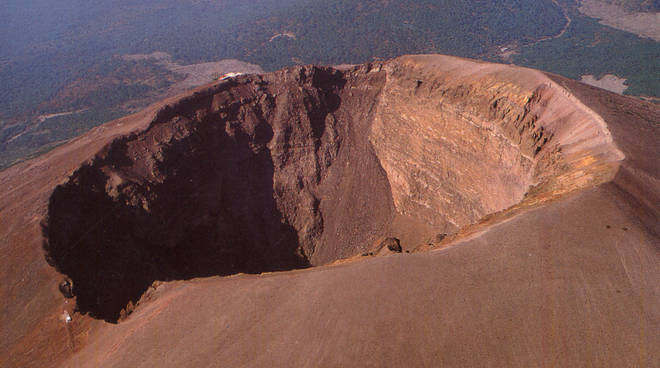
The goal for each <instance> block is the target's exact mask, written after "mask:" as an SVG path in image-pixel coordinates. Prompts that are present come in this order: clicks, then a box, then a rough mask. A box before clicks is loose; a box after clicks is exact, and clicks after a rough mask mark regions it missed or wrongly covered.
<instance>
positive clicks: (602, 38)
mask: <svg viewBox="0 0 660 368" xmlns="http://www.w3.org/2000/svg"><path fill="white" fill-rule="evenodd" d="M571 17H572V18H573V21H572V23H571V27H570V28H569V29H568V31H567V32H566V33H565V34H564V36H562V37H560V38H558V39H553V40H548V41H543V42H539V43H537V44H535V45H533V46H530V47H525V48H523V49H522V51H521V53H520V55H518V56H517V57H516V58H515V63H516V64H521V65H526V66H530V67H533V68H537V69H541V70H547V71H551V72H554V73H557V74H561V75H564V76H567V77H570V78H574V79H580V76H582V75H586V74H592V75H595V76H602V75H604V74H614V75H617V76H619V77H622V78H626V79H627V82H626V84H627V85H628V86H629V88H628V89H627V90H626V91H625V93H626V94H630V95H646V96H655V97H657V96H660V65H659V64H658V60H660V43H658V42H655V41H653V40H651V39H646V38H640V37H637V36H635V35H633V34H631V33H627V32H623V31H619V30H616V29H614V28H610V27H607V26H603V25H601V24H599V23H598V21H597V20H594V19H591V18H587V17H584V16H581V15H579V14H577V12H575V13H573V14H572V15H571Z"/></svg>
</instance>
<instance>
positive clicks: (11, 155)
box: [0, 109, 124, 168]
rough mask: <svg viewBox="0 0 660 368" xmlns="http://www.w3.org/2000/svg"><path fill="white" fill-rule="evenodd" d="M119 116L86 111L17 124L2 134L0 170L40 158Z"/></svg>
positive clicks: (110, 111)
mask: <svg viewBox="0 0 660 368" xmlns="http://www.w3.org/2000/svg"><path fill="white" fill-rule="evenodd" d="M122 115H124V113H123V112H118V111H113V110H110V109H100V110H89V111H84V112H80V113H75V114H71V115H63V116H57V117H53V118H50V119H46V120H45V121H43V122H42V123H39V124H36V125H25V124H18V125H15V126H13V127H11V128H8V129H4V130H1V131H0V142H2V144H1V145H0V168H5V167H8V166H10V165H12V164H14V163H16V162H18V161H22V160H23V159H28V158H31V157H34V156H37V155H39V154H42V153H44V152H46V151H48V150H50V149H52V148H53V147H56V146H57V145H59V144H61V143H63V142H64V141H66V140H67V139H71V138H73V137H76V136H78V135H80V134H82V133H84V132H86V131H87V130H89V129H90V128H93V127H95V126H97V125H99V124H100V123H102V122H106V121H110V120H114V119H117V118H119V117H121V116H122Z"/></svg>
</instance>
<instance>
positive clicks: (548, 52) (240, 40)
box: [0, 0, 660, 169]
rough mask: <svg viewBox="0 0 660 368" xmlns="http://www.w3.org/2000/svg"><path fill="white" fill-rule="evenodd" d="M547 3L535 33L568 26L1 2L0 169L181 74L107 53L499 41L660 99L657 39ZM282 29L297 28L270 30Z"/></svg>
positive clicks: (521, 16)
mask: <svg viewBox="0 0 660 368" xmlns="http://www.w3.org/2000/svg"><path fill="white" fill-rule="evenodd" d="M609 1H611V2H617V1H619V0H609ZM557 2H559V3H560V4H561V6H562V7H564V8H565V9H567V10H568V12H569V15H570V16H571V18H572V19H573V21H572V24H571V27H570V28H569V29H568V31H567V32H566V33H565V34H563V36H562V37H559V38H556V39H548V40H546V41H542V42H538V41H539V40H541V39H544V38H550V37H552V36H554V35H557V34H558V33H559V32H560V31H561V30H562V28H563V27H564V25H565V24H566V19H565V17H564V11H563V10H562V9H561V8H560V7H558V6H557V4H556V3H555V2H553V1H551V0H535V1H529V0H467V1H454V0H415V1H413V0H388V1H386V0H364V1H356V0H333V1H327V0H251V1H243V0H144V1H140V2H135V1H129V0H118V1H108V0H101V1H93V2H85V3H84V5H83V6H81V4H82V3H81V2H80V1H79V0H60V1H58V2H57V4H54V3H53V2H52V1H51V0H32V1H29V2H25V1H21V0H4V4H3V7H0V8H1V9H0V14H1V15H2V16H3V19H5V20H6V21H5V22H4V23H0V45H1V47H0V83H1V84H0V85H2V88H0V145H2V146H0V169H1V168H3V167H6V165H7V163H10V162H14V161H15V159H16V158H19V157H24V156H25V155H31V154H33V153H34V152H37V151H38V152H41V151H43V149H45V147H50V146H51V145H52V144H53V142H59V141H61V140H62V139H66V138H64V137H72V136H75V135H76V134H79V133H81V132H82V131H84V129H88V128H90V127H92V126H94V125H96V124H100V123H103V122H105V121H107V120H108V119H112V118H115V117H118V116H120V115H122V114H125V113H127V110H126V108H125V106H126V105H131V104H133V102H135V101H146V100H145V98H147V97H149V96H155V95H158V94H159V93H162V92H163V91H164V90H166V88H167V87H168V86H169V85H170V84H171V83H174V82H175V81H176V79H177V78H179V77H180V76H178V77H177V76H176V75H173V74H172V73H171V72H169V71H167V70H165V69H164V68H162V67H161V66H159V65H158V64H157V63H155V62H153V61H149V60H142V61H126V60H124V59H122V58H121V57H119V56H120V55H125V54H144V53H151V52H154V51H164V52H167V53H169V54H170V55H172V56H173V59H174V60H175V61H176V62H178V63H180V64H192V63H199V62H205V61H214V60H220V59H228V58H236V59H239V60H243V61H248V62H251V63H255V64H259V65H261V66H262V67H263V68H264V69H265V70H267V71H271V70H276V69H280V68H282V67H285V66H289V65H293V64H296V63H322V64H343V63H361V62H365V61H370V60H373V59H374V58H383V59H384V58H391V57H395V56H398V55H401V54H411V53H443V54H450V55H458V56H465V57H474V58H487V59H488V58H489V59H491V60H494V61H501V59H499V58H498V57H497V54H498V52H499V51H498V50H499V49H500V48H501V47H503V46H507V47H513V48H514V49H515V50H517V51H519V52H520V54H519V55H516V56H515V58H514V61H515V63H517V64H521V65H526V66H531V67H536V68H540V69H543V70H547V71H551V72H555V73H559V74H563V75H566V76H569V77H572V78H579V77H580V76H581V75H584V74H594V75H602V74H606V73H612V74H616V75H617V76H620V77H623V78H626V79H627V80H628V82H627V83H628V84H629V86H630V88H629V89H628V90H627V91H626V93H629V94H643V95H649V96H655V97H658V96H660V91H659V90H658V88H659V85H660V82H659V81H658V76H659V75H660V66H659V65H658V62H657V60H659V59H660V58H659V46H658V43H657V42H654V41H651V40H647V39H642V38H639V37H636V36H634V35H632V34H629V33H626V32H622V31H617V30H614V29H612V28H609V27H606V26H603V25H600V24H598V23H597V22H596V21H595V20H593V19H590V18H586V17H584V16H581V15H580V14H579V12H578V11H577V3H576V1H575V0H557ZM627 4H629V6H634V7H636V8H637V9H642V8H644V9H647V8H648V9H652V8H653V7H654V6H657V5H658V2H657V1H655V0H654V1H650V0H635V1H634V2H627ZM285 32H286V33H290V34H292V35H294V36H295V38H293V37H289V36H281V37H275V38H272V37H273V36H275V35H277V34H282V33H285ZM137 105H139V103H138V104H137ZM80 109H87V111H86V112H85V113H83V114H76V115H69V116H66V117H61V119H60V118H57V119H59V120H56V119H55V118H53V119H51V120H53V121H56V122H58V123H57V124H56V123H55V122H50V120H48V121H47V122H44V123H42V124H37V123H36V121H37V120H36V117H37V116H39V115H44V114H50V113H57V112H62V111H76V110H80ZM84 118H87V119H89V121H88V122H86V123H82V122H81V121H80V120H76V119H84ZM46 123H48V124H54V125H53V126H51V127H50V128H48V129H46V128H44V126H45V125H48V124H46ZM69 124H70V125H71V127H68V125H69ZM7 126H12V127H11V128H6V127H7ZM24 131H26V132H29V133H26V134H24V136H25V137H23V136H21V137H20V138H16V139H13V140H12V138H13V137H15V136H16V134H19V133H20V132H24ZM39 132H41V133H39ZM44 132H46V133H44ZM21 155H23V156H21Z"/></svg>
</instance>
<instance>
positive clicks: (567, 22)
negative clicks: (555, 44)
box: [528, 0, 573, 46]
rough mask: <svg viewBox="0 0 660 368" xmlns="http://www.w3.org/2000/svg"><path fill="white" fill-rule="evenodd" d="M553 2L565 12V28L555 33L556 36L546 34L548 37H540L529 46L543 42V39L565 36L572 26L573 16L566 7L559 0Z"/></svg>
mask: <svg viewBox="0 0 660 368" xmlns="http://www.w3.org/2000/svg"><path fill="white" fill-rule="evenodd" d="M552 3H553V4H555V5H556V6H557V7H559V9H561V11H562V13H564V18H566V24H565V25H564V28H562V29H561V31H559V33H557V34H556V35H554V36H546V37H542V38H540V39H539V40H538V41H536V42H534V43H532V44H530V45H528V46H534V45H536V44H537V43H540V42H543V41H548V40H554V39H557V38H559V37H561V36H563V35H564V33H566V31H567V30H568V28H569V27H570V26H571V23H572V22H573V19H571V17H570V16H569V15H568V12H567V11H566V9H564V7H563V6H561V5H560V4H559V3H558V2H557V0H552Z"/></svg>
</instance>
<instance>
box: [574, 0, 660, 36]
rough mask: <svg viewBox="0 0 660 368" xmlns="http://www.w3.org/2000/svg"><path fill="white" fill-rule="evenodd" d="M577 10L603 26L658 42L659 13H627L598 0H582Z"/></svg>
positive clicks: (659, 29)
mask: <svg viewBox="0 0 660 368" xmlns="http://www.w3.org/2000/svg"><path fill="white" fill-rule="evenodd" d="M579 9H580V12H581V13H582V14H584V15H586V16H588V17H592V18H598V19H600V23H602V24H604V25H607V26H610V27H613V28H616V29H620V30H622V31H626V32H631V33H634V34H636V35H638V36H640V37H648V38H651V39H654V40H656V41H660V13H641V12H628V11H626V10H625V9H624V8H623V7H622V6H619V5H616V4H609V3H606V2H604V1H600V0H582V3H581V6H580V8H579Z"/></svg>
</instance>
